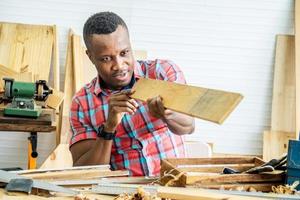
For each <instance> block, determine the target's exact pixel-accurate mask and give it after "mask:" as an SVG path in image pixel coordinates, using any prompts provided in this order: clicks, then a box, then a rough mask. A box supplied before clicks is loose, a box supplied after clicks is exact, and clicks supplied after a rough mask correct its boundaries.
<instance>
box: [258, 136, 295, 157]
mask: <svg viewBox="0 0 300 200" xmlns="http://www.w3.org/2000/svg"><path fill="white" fill-rule="evenodd" d="M293 139H295V132H283V131H264V139H263V159H264V160H265V161H269V160H271V159H273V158H280V157H281V156H282V155H283V154H284V153H287V150H288V143H289V140H293Z"/></svg>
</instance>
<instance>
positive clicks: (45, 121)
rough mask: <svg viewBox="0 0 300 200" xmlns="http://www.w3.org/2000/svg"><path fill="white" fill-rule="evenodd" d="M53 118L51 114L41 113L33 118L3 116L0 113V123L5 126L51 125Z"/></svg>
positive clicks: (1, 112) (0, 112)
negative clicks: (5, 124)
mask: <svg viewBox="0 0 300 200" xmlns="http://www.w3.org/2000/svg"><path fill="white" fill-rule="evenodd" d="M52 119H53V116H52V115H51V113H48V112H42V113H41V115H40V116H39V117H38V118H36V119H34V118H25V117H13V116H9V117H8V116H4V115H3V111H0V123H7V124H15V126H16V124H25V125H52Z"/></svg>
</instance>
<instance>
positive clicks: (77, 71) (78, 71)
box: [72, 34, 84, 92]
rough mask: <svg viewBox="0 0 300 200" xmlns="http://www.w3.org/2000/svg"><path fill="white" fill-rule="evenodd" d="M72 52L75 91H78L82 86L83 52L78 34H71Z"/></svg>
mask: <svg viewBox="0 0 300 200" xmlns="http://www.w3.org/2000/svg"><path fill="white" fill-rule="evenodd" d="M72 45H73V48H72V53H73V67H74V68H73V70H74V71H73V73H74V84H75V91H76V92H77V91H79V90H80V89H81V87H82V86H83V74H84V73H83V72H84V70H83V62H84V61H83V58H84V57H83V54H82V45H81V37H80V36H78V35H75V34H73V35H72Z"/></svg>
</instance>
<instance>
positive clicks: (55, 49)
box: [53, 25, 60, 91]
mask: <svg viewBox="0 0 300 200" xmlns="http://www.w3.org/2000/svg"><path fill="white" fill-rule="evenodd" d="M59 81H60V67H59V40H58V31H57V26H56V25H54V26H53V88H54V89H55V90H57V91H60V82H59Z"/></svg>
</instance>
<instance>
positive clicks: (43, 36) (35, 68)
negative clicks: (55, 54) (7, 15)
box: [0, 22, 53, 81]
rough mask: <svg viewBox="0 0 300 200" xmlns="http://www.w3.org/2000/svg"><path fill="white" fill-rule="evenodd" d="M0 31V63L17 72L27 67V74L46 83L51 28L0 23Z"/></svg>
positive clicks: (50, 46)
mask: <svg viewBox="0 0 300 200" xmlns="http://www.w3.org/2000/svg"><path fill="white" fill-rule="evenodd" d="M0 31H1V32H0V44H1V45H0V63H1V64H2V65H4V66H6V67H7V68H9V69H12V70H14V71H17V72H21V71H22V69H24V68H27V67H28V71H29V72H32V73H33V74H39V78H40V79H42V80H46V81H48V78H49V72H50V64H51V55H52V45H53V27H52V26H44V25H28V24H16V23H5V22H1V23H0ZM3 52H9V55H8V54H7V53H3Z"/></svg>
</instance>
